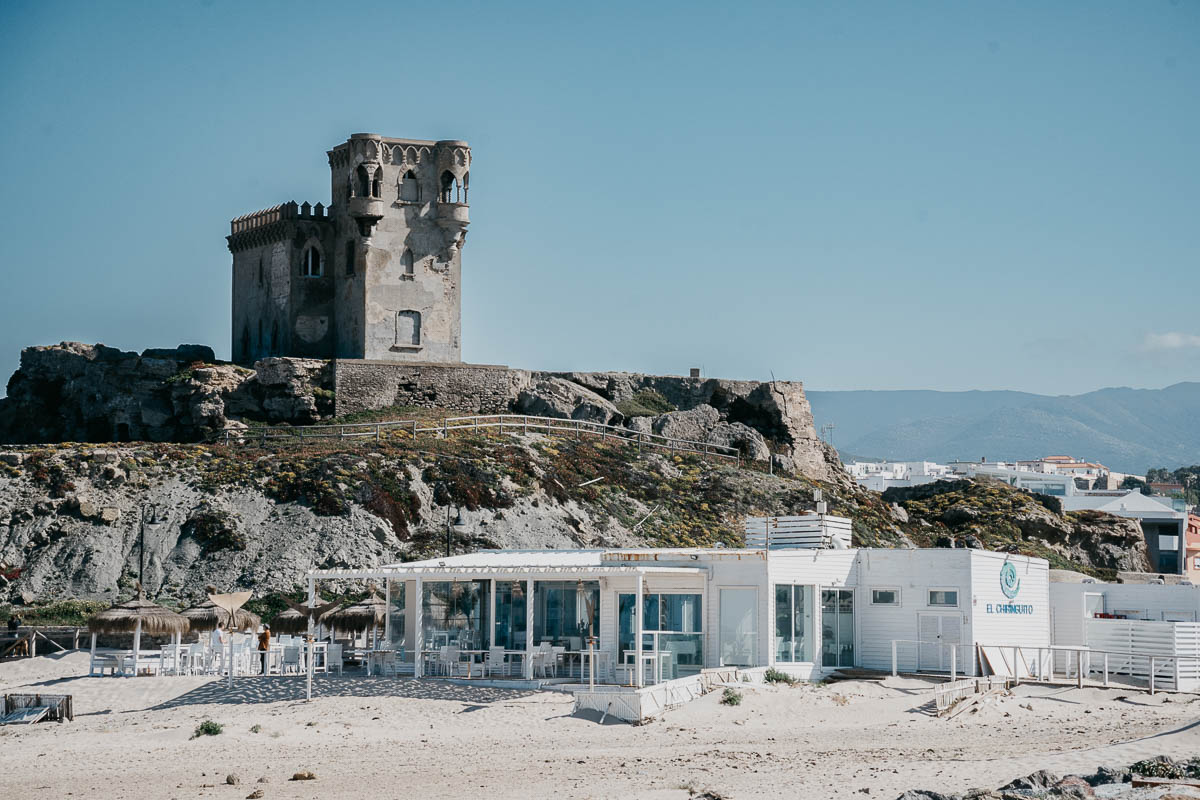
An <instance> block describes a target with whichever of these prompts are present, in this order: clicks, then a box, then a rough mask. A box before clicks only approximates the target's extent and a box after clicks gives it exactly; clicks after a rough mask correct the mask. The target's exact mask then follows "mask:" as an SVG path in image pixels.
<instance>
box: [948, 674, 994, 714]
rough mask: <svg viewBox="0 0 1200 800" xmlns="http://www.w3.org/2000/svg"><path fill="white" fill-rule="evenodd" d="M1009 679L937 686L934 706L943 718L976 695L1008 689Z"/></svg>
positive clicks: (978, 680)
mask: <svg viewBox="0 0 1200 800" xmlns="http://www.w3.org/2000/svg"><path fill="white" fill-rule="evenodd" d="M1008 682H1009V681H1008V678H1005V677H998V676H994V675H993V676H990V677H987V678H964V679H963V680H960V681H951V682H949V683H943V684H941V685H940V686H937V687H936V688H934V690H933V704H934V707H936V708H937V713H938V716H939V717H940V716H942V715H943V714H945V713H946V712H948V711H950V709H952V708H954V706H955V705H956V704H957V703H958V702H959V701H960V700H965V699H966V698H968V697H971V696H972V695H976V694H986V693H987V692H990V691H992V690H993V689H1007V688H1008Z"/></svg>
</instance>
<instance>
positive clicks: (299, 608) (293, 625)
mask: <svg viewBox="0 0 1200 800" xmlns="http://www.w3.org/2000/svg"><path fill="white" fill-rule="evenodd" d="M289 602H290V601H289ZM314 602H315V603H316V605H315V606H313V607H312V608H311V609H310V608H309V607H308V606H305V605H302V604H300V603H291V607H290V608H288V609H287V610H286V611H283V612H281V613H280V614H278V615H276V617H275V619H273V620H271V630H272V631H273V632H275V633H290V634H296V635H299V634H302V633H308V620H309V618H310V617H311V618H312V620H313V622H314V623H316V622H317V621H319V620H320V619H321V617H322V616H323V615H325V614H328V613H329V612H330V611H332V610H333V609H335V608H337V606H338V605H339V604H338V603H330V602H329V601H328V600H326V599H325V598H323V597H321V596H320V595H317V596H316V598H315V599H314ZM313 612H315V613H313Z"/></svg>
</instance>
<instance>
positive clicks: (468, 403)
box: [333, 359, 529, 416]
mask: <svg viewBox="0 0 1200 800" xmlns="http://www.w3.org/2000/svg"><path fill="white" fill-rule="evenodd" d="M333 385H334V392H335V394H336V398H337V399H336V401H335V407H336V410H337V414H338V415H339V416H341V415H343V414H351V413H354V412H358V411H370V410H375V409H380V408H387V407H389V406H417V407H420V408H447V409H454V410H457V411H462V412H464V413H475V414H496V413H500V412H505V411H509V410H511V406H512V402H513V400H515V399H516V397H517V396H518V394H520V391H521V389H523V388H524V387H526V386H528V385H529V372H528V371H526V370H519V369H510V368H508V367H499V366H487V365H479V364H396V363H390V362H385V361H360V360H349V359H338V360H337V361H335V362H334V363H333Z"/></svg>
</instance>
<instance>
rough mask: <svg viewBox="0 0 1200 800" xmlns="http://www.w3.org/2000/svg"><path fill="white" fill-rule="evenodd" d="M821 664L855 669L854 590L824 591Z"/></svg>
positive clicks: (822, 592)
mask: <svg viewBox="0 0 1200 800" xmlns="http://www.w3.org/2000/svg"><path fill="white" fill-rule="evenodd" d="M821 664H822V666H826V667H853V666H854V590H852V589H822V590H821Z"/></svg>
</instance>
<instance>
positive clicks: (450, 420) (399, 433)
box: [218, 414, 742, 467]
mask: <svg viewBox="0 0 1200 800" xmlns="http://www.w3.org/2000/svg"><path fill="white" fill-rule="evenodd" d="M493 428H494V429H498V431H499V432H500V433H501V434H504V433H510V434H514V435H515V434H518V433H522V434H523V433H545V434H553V433H562V434H575V436H576V437H577V438H582V437H583V436H597V437H599V438H601V439H618V440H621V441H625V442H627V443H629V444H633V445H636V446H637V448H638V452H639V453H640V452H641V451H642V449H643V448H650V449H654V450H666V451H669V452H672V453H695V454H699V455H705V456H713V457H715V458H723V459H727V460H729V461H734V462H736V463H737V465H738V466H739V467H740V466H741V464H742V455H741V451H739V450H738V449H737V448H736V447H729V446H727V445H723V444H713V443H711V442H701V441H696V440H693V439H676V438H673V437H670V436H663V435H661V434H657V433H645V432H644V431H635V430H631V429H629V428H622V427H619V426H616V425H604V424H602V423H599V422H589V421H587V420H581V419H561V418H558V417H531V416H525V415H519V414H482V415H477V416H471V417H447V418H446V419H443V420H442V421H441V424H430V423H429V422H424V423H422V422H419V421H417V420H415V419H408V420H392V421H390V422H358V423H350V424H344V425H342V424H335V425H298V426H294V427H286V428H283V427H281V428H269V427H263V428H258V429H247V430H245V431H229V430H226V431H223V432H222V433H221V434H219V436H218V441H220V442H222V443H224V444H226V445H231V444H255V443H257V444H260V445H262V446H264V447H265V446H266V445H267V444H268V443H282V444H296V443H300V442H306V441H320V440H323V439H337V440H339V441H345V440H347V439H349V440H356V439H367V440H374V441H377V442H379V441H384V440H386V439H392V438H399V437H405V438H409V439H411V440H413V441H415V440H416V439H417V438H418V437H419V436H420V435H421V434H423V433H424V434H429V435H432V436H435V437H438V438H442V439H448V438H449V437H450V434H451V433H455V432H458V431H480V430H489V429H493Z"/></svg>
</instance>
